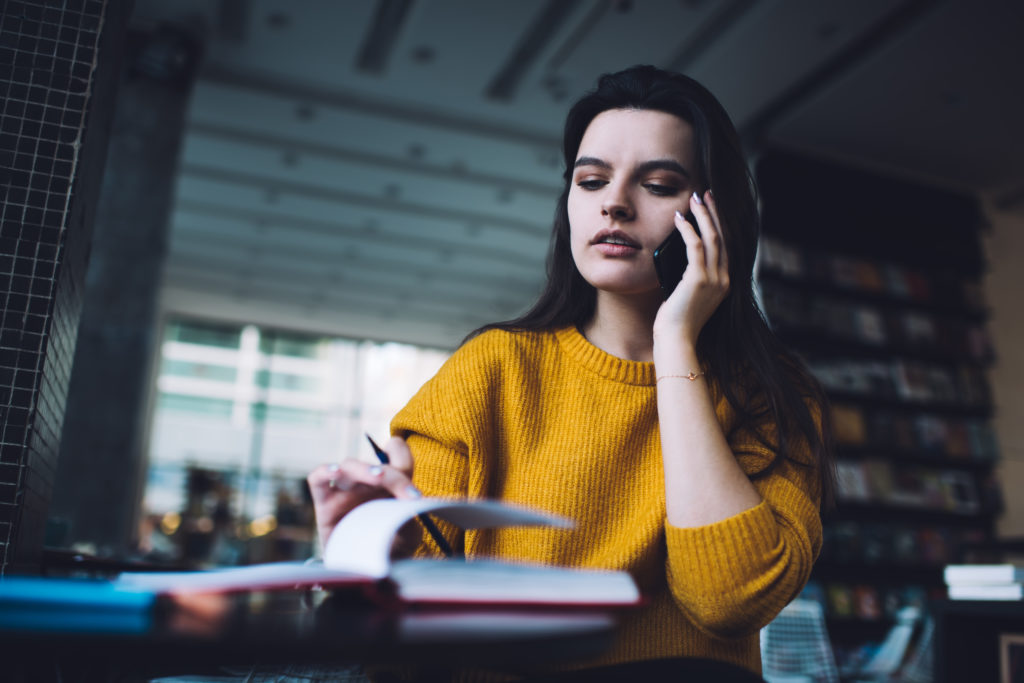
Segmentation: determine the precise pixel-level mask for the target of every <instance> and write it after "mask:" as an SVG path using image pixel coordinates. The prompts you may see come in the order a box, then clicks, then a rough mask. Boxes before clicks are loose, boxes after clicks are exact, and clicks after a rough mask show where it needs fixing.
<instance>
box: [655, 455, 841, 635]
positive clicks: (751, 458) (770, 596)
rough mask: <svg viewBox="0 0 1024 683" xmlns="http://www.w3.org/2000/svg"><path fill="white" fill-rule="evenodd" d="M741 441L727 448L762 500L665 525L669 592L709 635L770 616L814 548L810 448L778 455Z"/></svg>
mask: <svg viewBox="0 0 1024 683" xmlns="http://www.w3.org/2000/svg"><path fill="white" fill-rule="evenodd" d="M744 441H745V443H743V444H742V445H740V444H733V449H734V452H737V453H742V454H743V455H740V456H739V460H740V464H741V466H742V467H743V468H744V471H746V472H747V474H748V475H757V476H753V477H752V478H753V483H754V486H755V487H756V488H757V490H758V492H759V493H760V494H761V497H762V502H761V503H759V504H758V505H756V506H754V507H753V508H750V509H748V510H745V511H744V512H741V513H739V514H737V515H734V516H732V517H729V518H727V519H724V520H721V521H719V522H716V523H714V524H709V525H706V526H702V527H696V528H686V529H684V528H679V527H673V526H671V525H666V531H665V534H666V542H667V545H668V567H667V576H668V582H669V586H670V589H671V591H672V594H673V596H674V597H675V600H676V602H677V604H678V605H679V607H680V608H681V609H682V610H683V611H684V612H685V613H686V614H688V615H689V616H690V618H691V619H692V620H693V622H694V623H695V624H696V625H697V627H698V628H700V629H701V630H702V631H704V632H706V633H708V634H709V635H712V636H715V637H725V638H735V637H741V636H747V635H751V634H752V633H755V632H756V631H757V630H758V629H760V628H761V627H762V626H764V625H765V624H767V623H768V622H769V621H771V620H772V619H773V618H774V617H775V615H776V614H778V612H779V611H780V610H781V609H782V608H783V607H784V606H785V605H786V604H787V603H788V602H789V601H790V600H792V599H793V598H795V597H796V596H797V595H798V594H799V593H800V591H801V590H802V589H803V587H804V585H805V584H806V583H807V580H808V578H809V577H810V572H811V567H812V565H813V564H814V560H815V559H816V558H817V556H818V552H819V551H820V549H821V542H822V530H821V518H820V513H819V501H818V498H819V493H818V491H819V486H818V483H817V482H818V466H817V465H816V464H815V463H814V462H813V460H812V459H811V458H810V455H809V453H807V452H801V453H797V454H791V457H785V458H782V457H779V456H778V455H777V454H776V453H774V452H773V451H771V450H770V449H768V448H767V447H765V446H764V445H762V444H761V443H759V442H756V441H755V440H754V439H752V438H750V439H744ZM793 456H795V457H793ZM776 457H779V462H777V463H775V464H774V466H773V467H771V468H769V469H768V470H767V471H762V470H764V467H765V465H766V463H768V462H771V461H773V460H774V459H775V458H776Z"/></svg>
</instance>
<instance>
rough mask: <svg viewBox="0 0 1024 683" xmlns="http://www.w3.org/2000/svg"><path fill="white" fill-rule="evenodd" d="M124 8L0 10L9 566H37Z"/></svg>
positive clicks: (0, 300)
mask: <svg viewBox="0 0 1024 683" xmlns="http://www.w3.org/2000/svg"><path fill="white" fill-rule="evenodd" d="M129 10H130V3H128V2H124V1H122V0H62V2H41V1H38V0H36V1H32V0H6V2H5V3H3V4H2V9H0V65H2V66H0V202H2V204H0V304H2V307H3V312H2V318H0V574H4V573H9V572H11V571H33V570H34V569H36V568H38V566H39V559H40V555H41V550H42V544H43V533H44V528H45V522H46V516H47V510H48V508H49V504H50V499H51V496H52V491H53V482H54V477H55V471H56V467H57V456H58V450H59V444H60V434H61V430H62V425H63V421H64V411H65V402H66V398H67V391H68V382H69V378H70V376H71V365H72V359H73V357H74V350H75V342H76V336H77V330H78V322H79V317H80V314H81V302H82V285H83V281H84V273H85V265H86V262H87V258H88V251H89V245H90V239H91V235H92V226H93V217H94V212H95V207H96V202H97V197H98V196H99V186H100V179H101V177H102V172H103V166H104V161H105V156H106V148H107V138H108V135H109V130H110V122H111V113H112V110H113V102H114V95H115V90H116V87H117V80H118V79H117V76H118V73H119V70H120V64H119V62H120V54H121V50H122V46H123V43H124V35H125V27H126V24H127V19H128V14H129Z"/></svg>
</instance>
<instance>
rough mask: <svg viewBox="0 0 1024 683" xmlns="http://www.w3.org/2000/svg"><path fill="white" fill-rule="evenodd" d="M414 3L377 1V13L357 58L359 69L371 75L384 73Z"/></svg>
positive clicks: (407, 1) (391, 0) (406, 1)
mask: <svg viewBox="0 0 1024 683" xmlns="http://www.w3.org/2000/svg"><path fill="white" fill-rule="evenodd" d="M412 3H413V0H377V11H376V13H375V14H374V15H373V21H372V22H371V23H370V29H369V31H367V33H366V38H365V39H364V40H363V44H362V47H360V49H359V54H358V56H357V57H356V68H357V69H359V70H360V71H362V72H364V73H369V74H382V73H384V70H385V69H387V66H388V61H390V59H391V56H392V54H393V53H394V51H395V45H396V43H397V42H398V35H399V34H400V33H401V32H402V27H403V26H404V25H405V20H406V19H407V18H408V17H409V10H410V9H411V8H412Z"/></svg>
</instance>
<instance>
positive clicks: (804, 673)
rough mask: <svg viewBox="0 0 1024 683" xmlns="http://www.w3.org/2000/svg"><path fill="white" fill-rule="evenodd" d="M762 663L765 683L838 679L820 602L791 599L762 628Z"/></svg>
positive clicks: (836, 682)
mask: <svg viewBox="0 0 1024 683" xmlns="http://www.w3.org/2000/svg"><path fill="white" fill-rule="evenodd" d="M761 666H762V675H763V676H764V678H765V680H766V681H768V683H839V670H838V668H837V667H836V660H835V656H834V655H833V654H832V644H831V643H830V641H829V639H828V631H827V629H826V628H825V613H824V612H823V610H822V609H821V605H820V604H818V603H817V602H814V601H812V600H802V599H797V600H794V601H793V602H791V603H789V604H788V605H786V606H785V607H784V608H783V609H782V611H781V612H779V614H778V616H777V617H775V619H773V620H772V622H771V623H769V624H768V625H767V626H765V627H764V628H763V629H761Z"/></svg>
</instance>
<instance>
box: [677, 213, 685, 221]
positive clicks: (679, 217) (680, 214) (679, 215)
mask: <svg viewBox="0 0 1024 683" xmlns="http://www.w3.org/2000/svg"><path fill="white" fill-rule="evenodd" d="M676 218H678V219H679V220H685V219H684V217H683V212H682V211H676Z"/></svg>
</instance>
